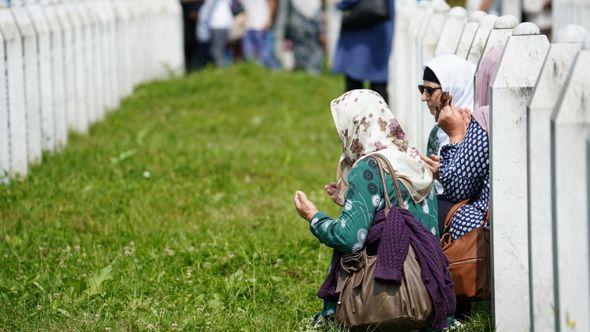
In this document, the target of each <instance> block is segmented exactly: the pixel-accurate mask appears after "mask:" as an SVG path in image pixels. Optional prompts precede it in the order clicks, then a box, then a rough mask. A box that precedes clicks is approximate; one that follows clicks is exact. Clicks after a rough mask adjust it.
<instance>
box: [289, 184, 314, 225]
mask: <svg viewBox="0 0 590 332" xmlns="http://www.w3.org/2000/svg"><path fill="white" fill-rule="evenodd" d="M294 201H295V208H296V209H297V213H299V215H300V216H301V218H303V219H305V220H307V221H310V220H311V218H312V217H313V215H314V214H316V213H318V209H317V208H316V207H315V205H313V203H312V202H311V201H310V200H309V199H307V196H305V193H304V192H303V191H299V190H297V191H296V192H295V198H294Z"/></svg>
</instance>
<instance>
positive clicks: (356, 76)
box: [332, 0, 395, 102]
mask: <svg viewBox="0 0 590 332" xmlns="http://www.w3.org/2000/svg"><path fill="white" fill-rule="evenodd" d="M361 1H367V0H341V1H340V2H339V3H338V5H337V7H338V9H339V10H341V11H343V12H344V15H345V16H346V14H347V12H348V11H353V10H354V7H355V6H358V5H359V4H360V3H361ZM383 1H384V2H386V4H387V9H388V16H387V19H385V20H381V21H377V22H374V23H372V24H371V25H369V26H366V27H361V28H347V27H345V25H344V19H343V25H342V28H341V31H340V38H339V39H338V45H337V47H336V53H335V55H334V60H333V65H332V70H333V71H334V72H336V73H342V74H344V76H345V82H346V83H345V91H351V90H355V89H362V88H363V84H364V82H365V81H368V82H369V83H370V89H371V90H373V91H375V92H377V93H379V94H380V95H381V96H382V97H383V99H385V101H386V102H388V100H389V98H388V94H387V81H388V74H389V55H390V53H391V46H392V40H393V23H394V18H395V4H394V0H383Z"/></svg>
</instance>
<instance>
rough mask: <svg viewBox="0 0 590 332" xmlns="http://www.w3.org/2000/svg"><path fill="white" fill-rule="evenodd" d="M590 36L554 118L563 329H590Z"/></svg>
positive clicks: (560, 323)
mask: <svg viewBox="0 0 590 332" xmlns="http://www.w3.org/2000/svg"><path fill="white" fill-rule="evenodd" d="M588 73H590V39H589V40H588V43H587V44H586V45H585V46H584V49H583V50H582V51H581V52H580V53H579V54H578V57H577V59H576V60H575V62H574V66H573V69H572V72H571V75H570V77H569V78H568V80H567V82H566V85H565V89H564V92H563V94H562V96H561V98H560V100H559V101H558V105H557V109H556V112H555V114H554V116H553V120H552V123H551V125H552V133H551V134H552V135H551V140H552V144H551V152H552V157H553V159H552V164H553V169H552V172H553V178H552V180H553V183H552V191H553V193H554V196H553V206H552V207H553V232H554V233H555V239H556V240H557V243H556V244H557V248H556V249H557V250H556V253H557V256H556V257H555V261H554V264H556V266H557V275H556V276H555V277H556V280H555V281H556V282H557V285H558V288H557V289H558V291H557V300H558V303H557V309H558V326H559V328H560V329H561V331H590V321H589V319H590V314H589V313H590V297H589V296H588V295H589V294H590V285H589V283H590V276H589V272H590V266H589V262H588V254H589V252H588V246H589V241H588V239H589V235H590V234H589V232H588V207H587V206H588V198H589V197H588V196H587V195H588V181H589V179H588V178H587V177H586V175H587V168H588V165H587V164H586V163H587V161H588V156H587V155H586V147H585V144H586V139H587V137H588V135H589V134H590V106H589V104H588V101H589V100H590V79H588Z"/></svg>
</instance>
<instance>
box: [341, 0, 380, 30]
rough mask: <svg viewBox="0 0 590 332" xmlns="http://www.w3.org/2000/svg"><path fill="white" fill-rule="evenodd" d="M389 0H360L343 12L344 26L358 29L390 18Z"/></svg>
mask: <svg viewBox="0 0 590 332" xmlns="http://www.w3.org/2000/svg"><path fill="white" fill-rule="evenodd" d="M388 2H389V0H360V1H359V3H357V4H356V5H355V6H354V7H352V8H350V9H347V10H345V11H344V12H343V13H342V28H343V29H347V30H358V29H364V28H368V27H370V26H373V25H375V24H377V23H381V22H383V21H387V20H389V4H388Z"/></svg>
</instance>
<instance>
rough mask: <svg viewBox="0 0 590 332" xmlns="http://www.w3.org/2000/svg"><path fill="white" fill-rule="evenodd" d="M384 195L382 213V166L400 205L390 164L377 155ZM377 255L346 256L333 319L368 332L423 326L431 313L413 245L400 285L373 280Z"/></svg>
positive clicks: (405, 262)
mask: <svg viewBox="0 0 590 332" xmlns="http://www.w3.org/2000/svg"><path fill="white" fill-rule="evenodd" d="M376 157H377V158H375V159H377V161H378V164H379V172H380V175H381V184H382V185H383V188H384V191H383V192H384V193H385V204H386V206H385V214H386V215H387V214H389V210H390V209H391V203H390V200H389V194H388V193H387V187H386V185H385V176H384V174H383V166H382V163H383V164H384V165H385V166H386V167H388V168H389V170H390V172H389V174H391V176H392V178H393V183H394V185H395V186H396V190H397V195H398V202H402V197H401V191H400V188H399V185H398V181H397V177H396V175H395V173H394V172H393V171H392V170H393V167H391V164H389V162H388V161H387V160H386V159H384V158H381V157H380V156H376ZM376 262H377V256H376V255H368V254H367V252H366V249H363V250H361V251H359V252H357V253H353V254H345V255H343V256H342V259H341V260H340V265H341V267H342V269H341V272H340V275H339V276H338V283H337V286H336V291H337V292H339V293H340V299H339V301H338V308H337V310H336V319H337V320H338V321H339V322H341V323H343V324H344V325H346V326H347V327H350V328H361V329H366V328H371V330H388V331H411V330H419V329H421V328H423V327H426V326H427V325H428V323H429V319H430V317H431V315H432V312H433V307H432V301H431V299H430V295H429V293H428V290H427V289H426V287H425V286H424V283H423V282H422V277H421V275H420V271H421V270H420V265H419V264H418V261H417V260H416V255H415V253H414V249H413V248H412V246H410V247H409V249H408V255H407V257H406V260H405V261H404V267H403V278H402V281H401V283H399V284H391V283H381V282H379V281H376V280H375V279H374V273H375V266H376Z"/></svg>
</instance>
